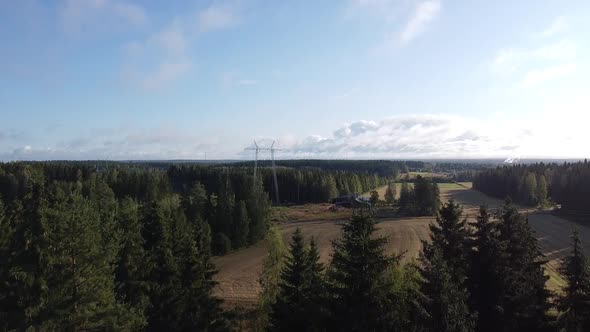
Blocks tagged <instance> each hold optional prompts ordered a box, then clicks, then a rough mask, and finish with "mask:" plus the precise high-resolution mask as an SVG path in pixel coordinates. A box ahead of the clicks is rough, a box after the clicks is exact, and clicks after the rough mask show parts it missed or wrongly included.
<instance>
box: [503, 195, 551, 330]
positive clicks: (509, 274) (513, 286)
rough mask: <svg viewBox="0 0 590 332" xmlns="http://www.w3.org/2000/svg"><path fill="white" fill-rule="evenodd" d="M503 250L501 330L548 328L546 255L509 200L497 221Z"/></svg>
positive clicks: (525, 220) (526, 222)
mask: <svg viewBox="0 0 590 332" xmlns="http://www.w3.org/2000/svg"><path fill="white" fill-rule="evenodd" d="M498 230H499V240H500V241H501V245H502V251H501V253H500V254H499V255H498V264H497V266H496V268H497V269H498V270H497V272H496V273H495V275H496V276H497V277H498V278H499V281H498V282H499V283H500V285H501V288H500V289H499V290H498V293H499V301H498V303H497V305H498V306H499V307H500V308H501V309H500V310H501V312H502V315H501V317H500V319H498V323H499V324H500V326H499V327H500V329H501V330H506V331H539V330H544V329H546V328H547V317H546V312H547V310H548V309H549V307H550V304H549V302H548V298H549V295H550V294H549V291H548V290H547V289H546V288H545V283H546V281H547V279H548V277H547V276H545V274H544V269H543V264H544V263H545V259H544V256H543V254H542V253H541V250H540V249H539V245H538V242H537V239H536V238H535V236H534V233H533V231H532V230H531V228H530V226H529V224H528V220H527V219H526V218H525V217H524V216H523V215H522V214H520V213H518V210H517V209H516V208H515V207H514V206H513V205H512V203H511V201H510V200H506V203H505V204H504V206H503V207H502V210H501V211H500V213H499V221H498Z"/></svg>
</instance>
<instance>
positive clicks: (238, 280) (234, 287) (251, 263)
mask: <svg viewBox="0 0 590 332" xmlns="http://www.w3.org/2000/svg"><path fill="white" fill-rule="evenodd" d="M439 187H440V191H441V199H442V200H449V199H451V198H452V199H454V200H455V201H457V202H459V203H461V204H462V205H463V206H464V214H465V215H466V216H467V217H468V218H469V219H470V220H473V218H474V217H475V215H476V214H477V211H478V208H479V205H480V204H487V205H488V207H489V208H490V209H491V210H495V209H497V208H498V207H500V206H501V205H502V204H503V202H502V200H498V199H493V198H490V197H488V196H486V195H484V194H482V193H480V192H478V191H475V190H472V189H469V188H470V183H460V184H439ZM398 189H399V188H398ZM384 190H385V187H381V188H379V189H378V191H380V196H381V197H382V192H384ZM398 192H399V190H398ZM307 209H308V211H313V210H312V208H311V207H308V208H307ZM520 210H521V211H522V212H524V213H528V215H529V222H530V225H531V227H532V228H533V230H534V231H535V232H536V235H537V237H538V239H539V244H540V246H541V249H542V251H543V253H544V254H545V255H546V258H547V260H548V263H547V264H546V267H547V269H546V273H547V274H548V275H549V276H550V277H551V278H550V280H549V281H548V288H549V289H551V290H553V291H559V289H560V287H561V286H562V285H563V280H562V279H561V277H560V276H559V273H558V272H557V268H558V266H559V260H560V259H561V258H563V257H564V256H565V255H566V254H567V253H568V248H569V243H570V239H569V236H570V233H571V230H572V229H573V228H574V227H576V228H577V229H578V230H579V232H580V235H581V238H582V240H583V241H584V243H586V244H587V243H589V242H590V227H587V226H582V225H579V224H575V223H573V222H571V221H568V220H565V219H562V218H559V217H556V216H553V215H550V214H549V213H547V212H544V211H534V210H531V209H525V208H522V207H521V208H520ZM320 211H324V210H323V209H320ZM322 213H323V215H326V213H327V212H322ZM327 216H328V217H331V218H329V219H330V220H318V218H311V217H309V216H308V217H305V218H304V220H305V219H308V220H312V219H313V220H312V221H295V220H290V221H287V220H284V221H283V222H281V223H279V228H280V230H281V234H282V235H283V240H284V241H285V243H287V242H288V241H289V239H290V236H291V234H292V233H293V232H294V230H295V229H296V228H297V227H300V228H301V229H302V231H303V233H304V235H305V236H306V237H310V236H313V237H314V238H315V239H316V241H317V242H318V246H319V249H320V255H321V260H322V261H323V262H324V263H325V262H328V260H329V258H330V252H331V242H332V241H333V240H335V239H337V238H338V236H339V232H340V225H341V221H342V220H343V219H345V218H344V217H345V215H342V219H340V218H339V217H340V216H338V217H336V216H335V215H333V214H332V215H330V214H328V215H327ZM432 220H433V218H432V217H407V218H406V217H404V218H395V219H384V220H380V222H379V224H378V226H377V228H378V232H377V234H379V235H384V236H387V237H388V238H389V244H388V247H387V251H388V252H389V253H402V252H404V253H405V254H404V258H403V259H404V260H406V261H407V260H411V259H414V258H416V257H417V256H418V253H419V251H420V248H421V241H423V240H428V236H429V235H428V234H429V230H428V224H429V223H430V222H431V221H432ZM586 249H587V250H590V246H589V247H587V248H586ZM265 253H266V249H265V247H264V244H259V245H257V246H255V247H250V248H247V249H243V250H240V251H237V252H233V253H231V254H229V255H226V256H224V257H218V258H216V259H215V260H214V262H215V264H216V266H217V268H218V270H219V273H218V274H217V276H216V279H217V281H218V282H219V286H218V287H217V289H216V293H217V294H218V295H219V296H220V297H221V298H223V299H224V300H226V301H227V303H228V305H235V304H250V303H253V301H255V299H256V296H257V294H258V292H259V290H260V287H259V285H258V282H257V280H258V275H259V274H260V272H261V268H262V261H263V259H264V256H265Z"/></svg>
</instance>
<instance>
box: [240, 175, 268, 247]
mask: <svg viewBox="0 0 590 332" xmlns="http://www.w3.org/2000/svg"><path fill="white" fill-rule="evenodd" d="M246 208H247V209H248V216H249V217H250V229H249V243H250V244H254V243H256V242H258V241H259V240H261V239H262V238H264V236H265V234H266V233H267V230H268V229H269V227H270V200H269V199H268V194H267V193H266V192H264V190H263V187H262V183H261V182H260V181H256V182H255V183H254V185H253V189H252V194H251V195H250V199H249V202H248V204H247V205H246Z"/></svg>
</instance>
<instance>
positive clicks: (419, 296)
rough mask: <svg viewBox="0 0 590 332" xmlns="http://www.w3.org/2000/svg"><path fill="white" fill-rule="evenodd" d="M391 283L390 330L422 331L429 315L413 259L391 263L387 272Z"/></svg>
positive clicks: (419, 276) (416, 266) (420, 279)
mask: <svg viewBox="0 0 590 332" xmlns="http://www.w3.org/2000/svg"><path fill="white" fill-rule="evenodd" d="M387 278H388V279H389V280H390V283H391V285H392V290H391V296H390V302H391V307H392V308H393V309H392V311H391V313H390V316H391V320H392V322H393V324H392V326H391V330H392V331H403V332H405V331H422V330H423V328H424V326H423V325H424V324H423V323H424V321H426V320H427V319H428V317H429V315H428V312H427V311H426V308H425V307H424V303H427V301H428V299H427V298H426V296H424V294H423V293H422V289H421V288H422V287H421V286H422V280H423V279H422V276H421V275H420V271H419V268H418V265H417V264H416V263H415V262H414V261H410V262H407V263H405V264H400V263H396V264H393V265H392V266H391V267H390V268H389V271H388V273H387Z"/></svg>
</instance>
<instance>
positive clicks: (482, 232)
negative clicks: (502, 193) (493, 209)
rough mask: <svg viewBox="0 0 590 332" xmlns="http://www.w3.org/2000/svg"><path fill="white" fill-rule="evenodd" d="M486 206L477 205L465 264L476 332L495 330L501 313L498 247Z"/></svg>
mask: <svg viewBox="0 0 590 332" xmlns="http://www.w3.org/2000/svg"><path fill="white" fill-rule="evenodd" d="M490 218H491V216H490V214H489V212H488V209H487V207H486V206H481V207H480V209H479V215H478V216H477V222H475V223H473V224H472V227H473V229H474V233H473V240H472V242H471V247H472V250H471V253H470V261H469V271H468V272H469V273H468V275H469V292H470V297H471V300H470V303H471V305H472V308H473V311H475V312H477V325H476V327H477V329H476V330H477V331H497V330H499V329H501V327H500V326H498V322H499V318H500V315H501V311H499V310H498V309H499V307H498V303H499V297H498V296H499V294H500V289H501V285H500V284H499V281H500V279H501V278H500V277H499V276H498V275H497V273H498V272H499V271H498V269H497V267H498V264H499V261H498V259H499V256H500V255H501V252H502V251H501V250H502V246H501V243H500V241H499V234H498V230H497V227H496V225H495V224H494V223H492V221H491V220H490Z"/></svg>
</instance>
